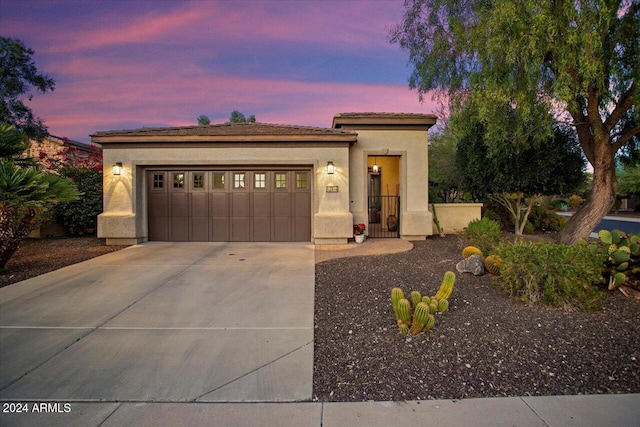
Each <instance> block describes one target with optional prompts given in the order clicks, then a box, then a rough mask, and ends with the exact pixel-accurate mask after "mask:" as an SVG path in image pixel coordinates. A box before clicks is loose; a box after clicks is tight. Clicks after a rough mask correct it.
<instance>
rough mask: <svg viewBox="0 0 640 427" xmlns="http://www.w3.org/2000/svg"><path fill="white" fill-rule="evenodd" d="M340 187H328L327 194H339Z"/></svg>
mask: <svg viewBox="0 0 640 427" xmlns="http://www.w3.org/2000/svg"><path fill="white" fill-rule="evenodd" d="M337 192H338V186H337V185H327V193H337Z"/></svg>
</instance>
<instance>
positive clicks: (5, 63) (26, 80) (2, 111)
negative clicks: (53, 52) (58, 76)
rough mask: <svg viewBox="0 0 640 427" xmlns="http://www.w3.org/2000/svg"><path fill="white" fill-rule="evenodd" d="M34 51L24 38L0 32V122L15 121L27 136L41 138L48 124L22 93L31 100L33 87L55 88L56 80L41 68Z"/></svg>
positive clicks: (43, 90) (44, 89) (45, 133)
mask: <svg viewBox="0 0 640 427" xmlns="http://www.w3.org/2000/svg"><path fill="white" fill-rule="evenodd" d="M34 53H35V52H34V51H33V50H32V49H29V48H27V47H26V46H25V45H24V44H23V43H22V41H20V40H18V39H11V38H7V37H2V36H0V93H1V94H2V104H0V123H8V124H12V125H14V126H15V127H16V129H18V130H20V131H23V132H25V133H26V134H27V136H28V137H30V138H34V139H42V138H43V137H44V136H46V135H47V128H46V126H45V125H44V124H43V122H42V120H41V119H40V118H38V117H34V115H33V112H32V111H31V109H30V108H29V107H27V106H26V105H25V104H24V101H23V99H22V97H25V96H26V98H27V100H29V101H30V100H31V99H32V98H33V93H32V92H31V88H33V89H35V90H36V91H38V92H40V93H45V92H47V91H52V90H54V89H55V82H54V81H53V79H52V78H51V77H49V76H48V75H46V74H43V73H40V72H38V69H37V68H36V66H35V63H34V62H33V59H32V56H33V54H34Z"/></svg>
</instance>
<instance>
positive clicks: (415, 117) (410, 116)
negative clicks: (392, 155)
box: [333, 112, 438, 128]
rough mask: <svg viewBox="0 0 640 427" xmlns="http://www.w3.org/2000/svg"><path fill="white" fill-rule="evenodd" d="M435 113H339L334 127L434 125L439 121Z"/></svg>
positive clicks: (335, 118)
mask: <svg viewBox="0 0 640 427" xmlns="http://www.w3.org/2000/svg"><path fill="white" fill-rule="evenodd" d="M437 119H438V118H437V116H436V115H434V114H422V113H385V112H381V113H375V112H363V113H339V114H336V115H335V116H334V117H333V127H334V128H341V127H342V126H343V125H346V124H349V125H354V124H359V125H378V126H385V125H391V126H397V125H404V126H406V125H409V126H415V125H418V126H432V125H434V124H435V123H436V121H437Z"/></svg>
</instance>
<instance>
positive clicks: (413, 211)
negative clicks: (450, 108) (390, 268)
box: [344, 126, 433, 240]
mask: <svg viewBox="0 0 640 427" xmlns="http://www.w3.org/2000/svg"><path fill="white" fill-rule="evenodd" d="M344 128H348V129H354V130H356V131H357V132H358V142H357V143H356V144H354V145H353V146H352V147H351V148H350V155H351V171H350V183H349V187H350V193H351V200H350V202H351V205H350V206H351V212H352V213H353V217H354V221H355V222H363V223H367V221H368V212H367V211H368V209H367V191H368V182H367V179H368V178H367V170H368V166H367V162H368V157H369V156H400V162H399V180H400V233H401V237H402V238H403V239H407V240H420V239H424V238H426V236H429V235H431V234H433V223H432V221H433V220H432V216H431V212H430V211H429V178H428V174H429V168H428V158H427V131H426V129H422V130H418V129H416V130H403V129H366V128H364V129H360V128H358V127H357V126H348V127H347V126H344ZM391 191H392V193H395V189H392V190H391ZM385 192H386V188H385V189H383V193H385Z"/></svg>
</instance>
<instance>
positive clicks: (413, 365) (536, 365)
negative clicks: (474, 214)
mask: <svg viewBox="0 0 640 427" xmlns="http://www.w3.org/2000/svg"><path fill="white" fill-rule="evenodd" d="M466 244H467V242H466V241H463V240H462V239H461V238H459V237H457V236H453V235H451V236H447V237H445V238H439V237H434V238H429V239H428V240H427V241H422V242H415V247H414V249H413V250H411V251H409V252H404V253H400V254H394V255H382V256H373V257H355V258H343V259H336V260H331V261H326V262H323V263H320V264H318V265H316V290H315V351H314V390H313V392H314V399H315V400H320V401H366V400H395V401H398V400H422V399H460V398H469V397H498V396H529V395H531V396H539V395H562V394H600V393H638V392H640V373H639V370H638V368H639V363H638V360H640V327H639V325H638V318H639V315H640V303H639V302H638V301H635V300H632V299H627V298H625V297H624V296H623V295H622V294H621V293H619V292H610V293H608V294H607V298H606V302H605V309H604V311H602V312H596V313H584V312H576V311H574V312H567V311H563V310H560V309H553V308H544V307H527V306H525V305H523V304H522V303H520V302H517V301H513V300H509V299H508V298H506V297H505V296H504V295H503V294H502V293H500V291H499V290H498V289H497V287H496V286H495V285H493V284H492V279H491V277H490V276H489V275H486V276H482V277H474V276H472V275H468V274H465V275H460V274H458V275H457V276H458V279H457V282H456V286H455V289H454V291H453V295H452V296H451V298H450V310H449V312H447V313H443V314H440V315H437V317H436V319H437V320H436V326H435V327H434V328H433V329H432V330H431V331H429V332H427V333H424V334H421V335H418V336H414V337H406V336H403V335H400V334H399V333H398V331H397V327H396V325H395V319H394V315H393V310H392V308H391V302H390V296H389V294H390V290H391V288H392V287H394V286H400V287H401V288H402V289H403V290H404V291H405V294H408V293H409V292H410V291H412V290H419V291H421V292H422V293H423V294H427V295H433V294H435V292H436V290H437V288H438V286H439V285H440V282H441V280H442V276H443V274H444V272H445V271H447V270H455V264H456V263H457V262H458V261H459V260H460V252H461V249H462V248H463V247H464V246H465V245H466Z"/></svg>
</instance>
